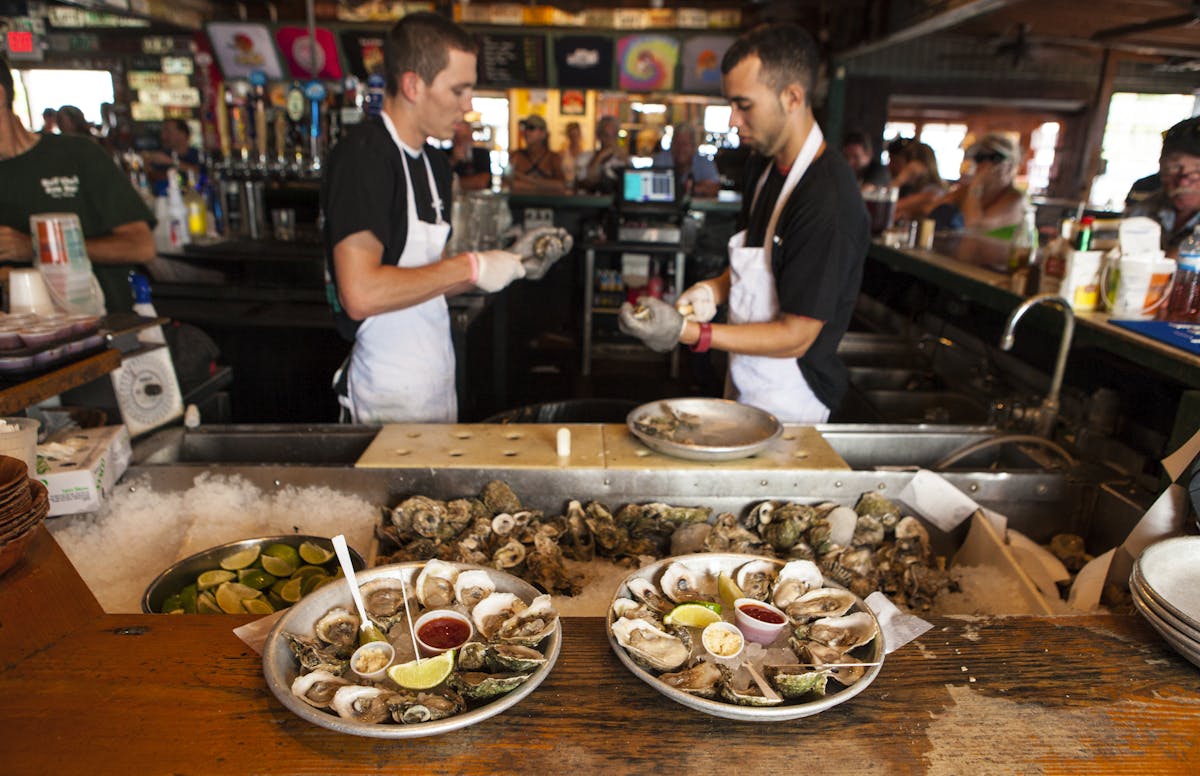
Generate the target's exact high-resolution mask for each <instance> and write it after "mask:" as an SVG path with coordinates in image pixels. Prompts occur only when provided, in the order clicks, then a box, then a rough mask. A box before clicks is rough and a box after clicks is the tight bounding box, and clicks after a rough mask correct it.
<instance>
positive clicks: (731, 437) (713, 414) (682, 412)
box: [625, 398, 783, 461]
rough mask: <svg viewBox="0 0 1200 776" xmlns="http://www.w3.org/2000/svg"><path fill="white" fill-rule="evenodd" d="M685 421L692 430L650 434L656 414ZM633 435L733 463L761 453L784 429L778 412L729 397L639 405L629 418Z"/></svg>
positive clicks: (692, 456)
mask: <svg viewBox="0 0 1200 776" xmlns="http://www.w3.org/2000/svg"><path fill="white" fill-rule="evenodd" d="M672 415H674V416H675V417H676V418H682V419H686V420H687V421H689V422H690V426H689V427H687V428H681V429H680V430H679V431H677V432H675V433H673V434H672V435H671V436H662V435H660V434H653V433H647V432H646V431H645V430H643V424H644V422H645V421H647V420H649V419H650V418H652V417H656V416H657V417H660V418H670V417H671V416H672ZM625 424H626V425H627V426H628V427H629V433H631V434H633V435H634V436H635V437H637V438H638V439H640V440H642V442H643V443H644V444H645V445H646V446H647V447H649V448H650V449H651V450H656V451H658V452H660V453H665V454H666V455H672V456H675V457H676V458H686V459H688V460H692V461H731V460H734V459H737V458H748V457H750V456H752V455H754V454H755V453H758V452H761V451H763V450H765V449H766V448H767V446H768V445H770V444H771V443H772V442H774V441H775V440H776V439H778V438H779V435H780V434H782V433H783V424H781V423H780V422H779V420H778V418H776V417H775V416H774V415H772V414H771V413H769V412H764V411H763V410H760V409H759V408H757V407H751V406H750V405H748V404H739V403H738V402H736V401H729V400H728V399H707V398H684V399H661V400H659V401H652V402H649V403H647V404H643V405H642V406H640V407H637V408H636V409H634V410H633V411H632V412H630V413H629V415H628V416H627V417H626V419H625Z"/></svg>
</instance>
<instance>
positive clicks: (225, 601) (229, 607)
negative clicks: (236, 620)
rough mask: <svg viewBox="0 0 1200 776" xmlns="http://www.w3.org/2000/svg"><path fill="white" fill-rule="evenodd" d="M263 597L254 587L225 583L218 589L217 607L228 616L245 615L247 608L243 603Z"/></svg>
mask: <svg viewBox="0 0 1200 776" xmlns="http://www.w3.org/2000/svg"><path fill="white" fill-rule="evenodd" d="M259 595H261V594H260V593H259V592H258V591H257V590H255V589H254V588H252V587H246V586H245V585H243V584H240V583H238V582H224V583H222V584H221V586H220V587H218V588H217V596H216V598H217V606H219V607H221V611H223V612H226V613H227V614H245V613H246V608H245V607H244V606H242V601H245V600H246V599H247V598H257V597H258V596H259Z"/></svg>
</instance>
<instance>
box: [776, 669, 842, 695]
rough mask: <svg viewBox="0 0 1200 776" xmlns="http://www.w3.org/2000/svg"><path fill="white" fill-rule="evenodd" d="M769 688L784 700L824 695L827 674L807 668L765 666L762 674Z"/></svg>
mask: <svg viewBox="0 0 1200 776" xmlns="http://www.w3.org/2000/svg"><path fill="white" fill-rule="evenodd" d="M763 673H764V674H765V675H766V678H767V681H768V682H770V683H771V686H772V687H774V688H775V690H776V691H777V692H778V693H779V694H780V695H782V696H783V697H785V698H788V699H789V700H795V699H797V698H805V697H812V696H820V695H824V694H825V683H826V681H827V680H828V678H829V675H828V672H827V671H823V670H815V671H814V670H813V669H811V668H809V667H808V666H767V667H766V670H765V671H764V672H763Z"/></svg>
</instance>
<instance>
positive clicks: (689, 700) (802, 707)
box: [604, 552, 885, 722]
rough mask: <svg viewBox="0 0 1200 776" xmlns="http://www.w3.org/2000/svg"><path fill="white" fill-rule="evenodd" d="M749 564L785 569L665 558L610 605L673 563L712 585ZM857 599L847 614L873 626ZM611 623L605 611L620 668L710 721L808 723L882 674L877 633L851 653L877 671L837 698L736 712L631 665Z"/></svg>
mask: <svg viewBox="0 0 1200 776" xmlns="http://www.w3.org/2000/svg"><path fill="white" fill-rule="evenodd" d="M752 560H767V561H770V562H772V563H775V564H777V565H778V566H779V567H781V568H782V567H783V564H784V562H783V561H781V560H777V559H775V558H762V557H758V556H755V555H739V554H735V553H711V552H706V553H699V554H696V555H680V556H677V557H674V558H664V559H663V560H661V561H658V562H657V563H653V564H651V565H649V566H646V567H644V568H641V569H638V570H637V571H635V572H633V573H632V574H630V575H629V576H628V577H626V578H625V580H624V581H623V582H622V583H621V586H620V587H618V588H617V592H616V593H615V594H614V595H613V601H616V600H617V599H618V598H631V597H632V596H631V595H630V593H629V583H630V582H632V581H633V580H635V579H645V580H648V581H650V582H653V583H655V584H658V579H659V577H660V576H662V572H663V571H664V570H665V569H666V567H667V566H669V565H670V564H671V563H675V562H679V563H683V564H684V565H685V566H687V567H688V568H689V569H691V570H693V571H697V572H701V573H704V574H707V575H709V576H711V577H713V579H714V581H715V578H716V576H717V575H718V574H720V573H721V572H722V571H724V572H725V573H727V574H730V575H732V574H733V573H734V572H735V571H736V570H737V568H738V567H739V566H741V565H742V564H743V563H748V562H750V561H752ZM825 584H827V585H828V586H830V587H839V585H836V584H835V583H832V582H830V581H829V580H826V582H825ZM856 599H857V602H856V603H855V605H854V608H853V609H851V610H850V611H851V612H856V611H863V612H866V613H867V614H869V615H871V619H873V620H875V613H874V612H872V611H871V609H870V607H868V606H867V605H866V603H864V602H863V600H862V599H861V598H857V597H856ZM613 622H614V616H613V612H612V605H611V604H610V605H609V607H608V613H607V615H606V616H605V618H604V630H605V632H606V633H607V634H608V643H609V645H610V646H611V647H612V650H613V652H614V653H616V655H617V659H619V660H620V661H621V662H622V663H624V664H625V667H626V668H628V669H629V671H630V672H631V673H632V674H633V675H634V676H636V677H637V678H639V679H641V680H642V681H643V682H645V683H646V684H648V685H650V686H651V687H653V688H654V689H655V690H658V691H659V692H660V693H662V694H663V695H665V696H667V697H668V698H670V699H671V700H673V701H676V702H677V703H681V704H683V705H684V706H687V707H689V708H692V709H696V710H697V711H703V712H704V713H705V714H711V715H713V716H714V717H724V718H726V719H740V720H747V721H751V722H768V721H780V720H788V719H799V718H800V717H808V716H812V715H813V714H819V713H820V712H822V711H825V710H826V709H830V708H833V707H834V706H837V705H838V704H840V703H845V702H846V701H848V700H850V699H851V698H853V697H854V696H855V695H858V694H859V693H860V692H862V691H863V690H865V689H867V685H869V684H871V682H873V681H875V677H876V676H878V675H879V672H880V670H882V668H883V665H882V663H883V656H884V651H885V650H884V643H883V631H882V629H880V631H879V634H878V635H877V636H876V637H875V640H874V641H872V642H871V643H870V644H867V645H865V646H862V647H859V648H858V649H856V650H853V653H854V656H855V657H857V658H858V659H859V660H862V661H863V662H864V663H879V664H880V665H875V666H870V667H869V668H867V672H866V674H865V675H864V676H863V678H862V679H859V680H858V681H857V682H855V683H854V684H852V685H850V686H849V687H844V688H842V689H840V690H837V691H835V692H830V693H829V694H828V695H826V696H824V697H822V698H818V699H816V700H812V701H803V702H796V701H784V702H783V704H781V705H779V706H761V707H758V706H739V705H737V704H734V703H730V702H728V701H723V700H709V699H707V698H701V697H698V696H696V695H692V694H690V693H686V692H683V691H682V690H676V689H675V688H674V687H671V686H670V685H668V684H667V683H666V682H662V681H660V680H659V679H658V677H657V676H655V675H654V674H653V673H651V672H650V671H647V670H646V669H645V668H642V667H641V666H640V665H638V664H637V663H635V662H634V661H633V658H632V657H630V656H629V653H628V652H626V651H625V648H624V647H622V646H621V645H620V644H618V643H617V640H616V638H615V637H614V636H613V632H612V624H613ZM875 625H876V627H878V626H879V621H878V620H875ZM839 686H840V685H838V684H837V682H835V681H830V687H839Z"/></svg>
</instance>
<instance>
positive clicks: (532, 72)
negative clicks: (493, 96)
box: [476, 34, 546, 87]
mask: <svg viewBox="0 0 1200 776" xmlns="http://www.w3.org/2000/svg"><path fill="white" fill-rule="evenodd" d="M476 40H477V41H478V42H479V85H480V86H501V87H509V86H545V85H546V38H545V36H543V35H493V34H485V35H478V36H476Z"/></svg>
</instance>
